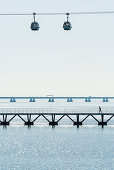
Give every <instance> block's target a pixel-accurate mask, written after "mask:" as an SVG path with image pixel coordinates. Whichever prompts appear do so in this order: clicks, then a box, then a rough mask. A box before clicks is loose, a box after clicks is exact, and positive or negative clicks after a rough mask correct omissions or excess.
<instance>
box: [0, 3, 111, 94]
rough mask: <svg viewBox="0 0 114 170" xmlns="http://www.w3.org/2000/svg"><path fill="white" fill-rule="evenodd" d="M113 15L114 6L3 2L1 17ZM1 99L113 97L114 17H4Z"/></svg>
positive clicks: (0, 48) (0, 30) (0, 39)
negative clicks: (37, 27) (67, 26)
mask: <svg viewBox="0 0 114 170" xmlns="http://www.w3.org/2000/svg"><path fill="white" fill-rule="evenodd" d="M83 11H114V1H113V0H96V1H92V0H80V1H79V0H62V1H61V0H47V1H44V0H32V1H31V0H19V1H17V0H10V1H8V0H4V1H2V0H0V13H33V12H37V13H38V12H39V13H42V12H44V13H45V12H65V13H66V12H83ZM0 20H1V27H0V96H46V95H54V96H114V90H113V89H114V78H113V76H114V14H105V15H70V22H71V23H72V30H71V31H64V30H63V28H62V27H63V23H64V21H65V20H66V16H65V15H62V16H61V15H58V16H37V17H36V20H37V21H38V22H39V24H40V30H39V31H37V32H33V31H31V30H30V24H31V22H32V21H33V17H32V16H0Z"/></svg>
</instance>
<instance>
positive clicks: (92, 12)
mask: <svg viewBox="0 0 114 170" xmlns="http://www.w3.org/2000/svg"><path fill="white" fill-rule="evenodd" d="M68 14H69V15H92V14H95V15H97V14H114V11H84V12H69V13H65V12H63V13H62V12H60V13H59V12H58V13H35V15H68ZM0 15H2V16H21V15H22V16H24V15H25V16H29V15H34V13H0Z"/></svg>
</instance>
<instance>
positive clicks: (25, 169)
mask: <svg viewBox="0 0 114 170" xmlns="http://www.w3.org/2000/svg"><path fill="white" fill-rule="evenodd" d="M0 169H1V170H2V169H5V170H7V169H11V170H13V169H16V170H17V169H19V170H29V169H31V170H70V169H72V170H94V169H95V170H98V169H100V170H113V169H114V126H107V127H105V128H104V129H102V128H101V127H98V126H82V127H80V128H79V129H77V128H76V127H73V126H58V127H55V128H54V129H52V127H49V126H33V127H32V128H27V127H24V126H20V125H19V126H16V125H13V126H8V127H7V128H3V127H2V126H1V127H0Z"/></svg>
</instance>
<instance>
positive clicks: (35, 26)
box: [30, 13, 40, 31]
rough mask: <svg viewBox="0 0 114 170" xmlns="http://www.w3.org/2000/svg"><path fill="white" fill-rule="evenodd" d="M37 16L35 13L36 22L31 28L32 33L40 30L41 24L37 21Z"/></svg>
mask: <svg viewBox="0 0 114 170" xmlns="http://www.w3.org/2000/svg"><path fill="white" fill-rule="evenodd" d="M35 15H36V13H33V16H34V22H32V23H31V27H30V28H31V30H32V31H38V30H39V29H40V26H39V23H38V22H36V21H35Z"/></svg>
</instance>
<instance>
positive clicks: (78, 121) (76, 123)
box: [74, 115, 82, 127]
mask: <svg viewBox="0 0 114 170" xmlns="http://www.w3.org/2000/svg"><path fill="white" fill-rule="evenodd" d="M76 117H77V121H76V122H74V125H76V126H77V127H79V126H81V125H82V122H80V120H79V115H77V116H76Z"/></svg>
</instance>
